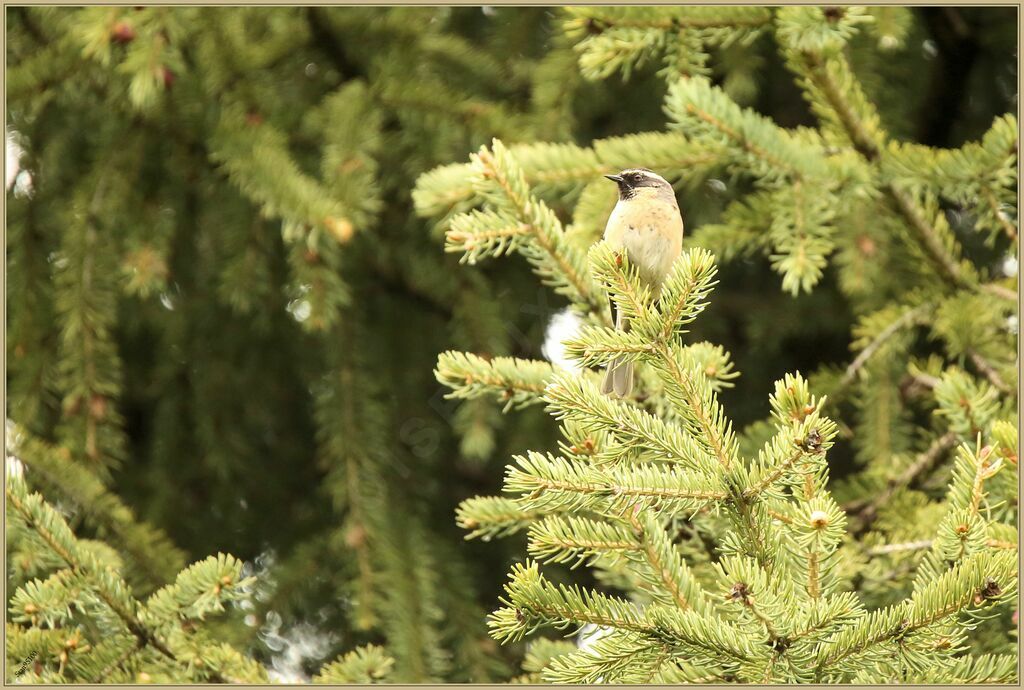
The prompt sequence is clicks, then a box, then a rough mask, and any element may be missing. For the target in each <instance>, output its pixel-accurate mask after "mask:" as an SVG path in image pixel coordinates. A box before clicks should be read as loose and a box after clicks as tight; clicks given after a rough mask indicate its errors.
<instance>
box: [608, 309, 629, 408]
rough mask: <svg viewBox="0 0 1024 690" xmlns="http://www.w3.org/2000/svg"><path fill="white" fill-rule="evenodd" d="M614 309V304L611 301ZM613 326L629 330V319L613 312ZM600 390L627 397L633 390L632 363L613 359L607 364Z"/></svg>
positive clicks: (619, 312)
mask: <svg viewBox="0 0 1024 690" xmlns="http://www.w3.org/2000/svg"><path fill="white" fill-rule="evenodd" d="M612 309H613V310H615V304H614V302H613V303H612ZM615 328H616V329H617V330H620V331H628V330H629V321H627V320H626V317H625V316H624V315H623V314H622V312H621V311H618V312H617V313H616V314H615ZM601 392H602V393H603V394H605V395H608V394H609V393H615V395H617V396H619V397H620V398H625V397H627V396H628V395H629V394H630V393H632V392H633V363H632V362H629V361H626V360H623V359H613V360H612V361H611V362H609V364H608V369H607V370H606V371H605V374H604V381H603V382H602V383H601Z"/></svg>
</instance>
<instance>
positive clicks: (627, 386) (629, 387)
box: [601, 359, 633, 398]
mask: <svg viewBox="0 0 1024 690" xmlns="http://www.w3.org/2000/svg"><path fill="white" fill-rule="evenodd" d="M601 392H602V393H604V394H605V395H607V394H609V393H612V392H614V393H615V395H617V396H619V397H620V398H625V397H626V396H628V395H629V394H630V393H632V392H633V363H632V362H623V361H622V360H621V359H615V360H612V362H611V364H609V365H608V369H607V371H605V374H604V382H603V383H602V384H601Z"/></svg>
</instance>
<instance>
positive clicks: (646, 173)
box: [622, 168, 668, 184]
mask: <svg viewBox="0 0 1024 690" xmlns="http://www.w3.org/2000/svg"><path fill="white" fill-rule="evenodd" d="M629 173H640V174H641V175H643V176H644V177H649V178H653V179H655V180H660V181H661V182H664V183H665V184H668V180H666V179H665V178H664V177H662V176H661V175H659V174H658V173H656V172H651V171H650V170H640V169H639V168H629V169H628V170H623V171H622V174H623V175H627V174H629Z"/></svg>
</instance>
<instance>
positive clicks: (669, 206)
mask: <svg viewBox="0 0 1024 690" xmlns="http://www.w3.org/2000/svg"><path fill="white" fill-rule="evenodd" d="M606 177H608V178H609V179H610V180H613V181H614V182H615V183H616V184H617V185H618V187H619V201H618V203H616V204H615V209H614V210H613V211H612V214H611V216H610V217H609V218H608V224H607V225H606V226H605V230H604V239H605V241H606V242H607V243H608V244H609V245H610V246H611V247H612V248H613V249H617V250H623V249H624V250H625V252H626V258H627V259H628V260H629V263H630V265H631V266H634V267H635V268H636V270H637V274H638V275H639V277H640V280H641V281H643V282H644V283H645V284H646V285H648V286H649V287H650V288H651V291H652V294H653V296H654V297H655V298H657V297H658V295H659V294H660V292H661V285H662V283H663V282H664V281H665V278H666V276H668V273H669V271H670V270H671V269H672V264H673V263H674V262H675V260H676V258H677V257H678V256H679V252H680V251H682V245H683V218H682V216H681V215H680V213H679V205H678V204H677V203H676V195H675V192H674V191H673V189H672V186H671V185H670V184H669V183H668V182H666V181H665V179H664V178H662V177H661V176H659V175H657V174H655V173H653V172H651V171H650V170H646V169H644V168H635V169H629V170H623V171H622V172H621V173H619V174H618V175H607V176H606ZM613 309H614V307H613ZM615 327H616V328H617V329H619V330H623V331H628V330H629V322H628V321H627V320H626V319H625V318H624V317H623V315H622V313H621V312H619V313H618V315H617V316H616V317H615ZM632 389H633V364H632V362H624V361H613V362H612V363H611V364H609V365H608V371H607V373H606V374H605V378H604V383H603V385H602V387H601V390H602V392H603V393H606V394H607V393H615V395H618V396H620V397H625V396H627V395H629V394H630V392H631V391H632Z"/></svg>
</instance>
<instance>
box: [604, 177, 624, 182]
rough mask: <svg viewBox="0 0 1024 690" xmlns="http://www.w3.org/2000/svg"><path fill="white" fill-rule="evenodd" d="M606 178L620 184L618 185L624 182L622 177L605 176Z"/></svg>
mask: <svg viewBox="0 0 1024 690" xmlns="http://www.w3.org/2000/svg"><path fill="white" fill-rule="evenodd" d="M605 177H607V178H608V179H609V180H611V181H612V182H614V183H615V184H618V183H620V182H622V175H605Z"/></svg>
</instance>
